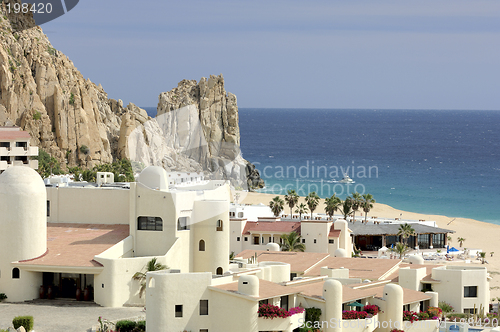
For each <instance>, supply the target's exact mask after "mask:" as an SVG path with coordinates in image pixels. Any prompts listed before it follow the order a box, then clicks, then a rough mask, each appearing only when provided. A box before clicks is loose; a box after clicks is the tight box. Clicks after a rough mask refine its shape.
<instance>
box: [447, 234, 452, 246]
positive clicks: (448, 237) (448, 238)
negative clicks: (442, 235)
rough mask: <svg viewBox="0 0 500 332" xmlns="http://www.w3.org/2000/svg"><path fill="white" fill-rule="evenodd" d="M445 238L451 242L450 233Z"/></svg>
mask: <svg viewBox="0 0 500 332" xmlns="http://www.w3.org/2000/svg"><path fill="white" fill-rule="evenodd" d="M446 239H447V240H448V244H450V243H451V235H448V236H447V237H446Z"/></svg>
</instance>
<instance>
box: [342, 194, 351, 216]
mask: <svg viewBox="0 0 500 332" xmlns="http://www.w3.org/2000/svg"><path fill="white" fill-rule="evenodd" d="M340 212H341V213H342V214H343V215H344V219H345V220H346V221H347V216H348V215H350V214H351V213H352V203H351V198H350V197H347V198H346V199H345V201H343V202H342V207H341V208H340Z"/></svg>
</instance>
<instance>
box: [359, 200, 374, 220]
mask: <svg viewBox="0 0 500 332" xmlns="http://www.w3.org/2000/svg"><path fill="white" fill-rule="evenodd" d="M373 203H375V200H374V199H373V196H372V195H371V194H364V195H363V201H362V202H361V207H362V208H363V211H364V212H365V223H366V222H367V220H366V219H367V217H368V212H370V210H371V209H372V208H373Z"/></svg>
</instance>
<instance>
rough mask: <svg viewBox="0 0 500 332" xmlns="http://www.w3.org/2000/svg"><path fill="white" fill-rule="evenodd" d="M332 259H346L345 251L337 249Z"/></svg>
mask: <svg viewBox="0 0 500 332" xmlns="http://www.w3.org/2000/svg"><path fill="white" fill-rule="evenodd" d="M333 257H347V251H346V250H345V249H342V248H338V249H337V250H335V252H334V253H333Z"/></svg>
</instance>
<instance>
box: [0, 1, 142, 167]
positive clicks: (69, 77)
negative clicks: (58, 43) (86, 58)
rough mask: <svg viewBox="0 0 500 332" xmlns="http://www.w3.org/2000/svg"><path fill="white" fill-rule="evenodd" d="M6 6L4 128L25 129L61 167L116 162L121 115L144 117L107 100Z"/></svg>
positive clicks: (1, 78)
mask: <svg viewBox="0 0 500 332" xmlns="http://www.w3.org/2000/svg"><path fill="white" fill-rule="evenodd" d="M10 2H11V3H12V2H13V1H10ZM5 3H6V2H5V1H4V2H2V3H1V4H0V12H1V15H0V30H1V31H2V34H0V44H1V45H2V47H0V125H5V124H14V125H18V126H21V127H22V128H23V129H24V130H26V131H28V132H29V133H30V135H31V137H32V144H35V145H37V146H39V147H40V148H42V149H44V150H46V151H47V152H49V153H50V154H51V155H52V156H54V157H56V158H57V159H58V160H59V161H60V162H61V164H62V166H63V167H66V166H70V167H71V166H76V165H81V166H83V167H92V166H94V165H95V164H99V163H109V162H112V161H113V158H114V157H115V156H117V155H118V141H119V134H120V126H121V118H122V116H123V113H131V114H137V117H138V118H141V119H142V118H144V113H145V111H144V110H139V109H138V108H137V107H136V106H135V105H132V106H130V107H127V108H125V109H124V108H123V107H122V106H121V105H119V102H116V101H114V100H110V99H108V97H107V94H106V92H105V91H104V90H103V88H102V87H101V86H100V85H99V86H97V85H96V84H94V83H92V82H91V81H90V80H88V79H85V78H84V77H83V75H82V74H81V73H80V72H79V71H78V69H77V68H76V67H75V66H74V64H73V62H71V60H69V59H68V57H66V56H65V55H64V54H62V53H61V52H59V51H57V50H56V49H54V48H53V47H52V45H51V44H50V42H49V40H48V38H47V36H46V35H45V34H44V33H43V32H42V29H41V28H40V27H38V26H35V24H34V21H33V18H32V17H31V16H30V15H29V14H14V13H13V12H12V13H8V12H7V11H6V7H5ZM146 117H147V114H146Z"/></svg>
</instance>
